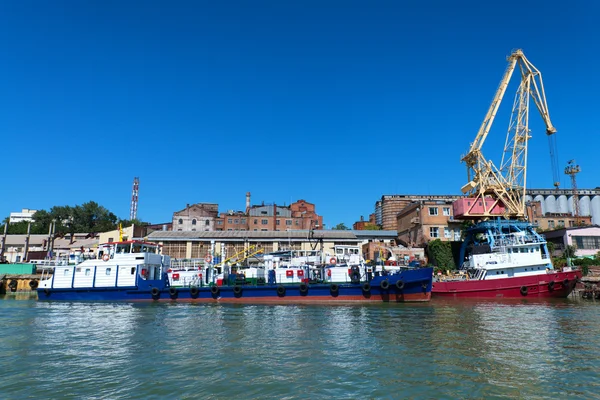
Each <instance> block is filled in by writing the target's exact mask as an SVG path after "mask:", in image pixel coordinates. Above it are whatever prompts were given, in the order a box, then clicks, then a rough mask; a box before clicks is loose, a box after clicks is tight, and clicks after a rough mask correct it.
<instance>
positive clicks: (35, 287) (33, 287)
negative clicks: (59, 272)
mask: <svg viewBox="0 0 600 400" xmlns="http://www.w3.org/2000/svg"><path fill="white" fill-rule="evenodd" d="M29 287H30V288H32V289H37V287H38V281H36V280H35V279H34V280H32V281H29Z"/></svg>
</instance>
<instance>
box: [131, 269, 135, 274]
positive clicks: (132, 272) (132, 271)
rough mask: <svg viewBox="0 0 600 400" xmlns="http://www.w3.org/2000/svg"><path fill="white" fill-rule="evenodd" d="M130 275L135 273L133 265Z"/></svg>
mask: <svg viewBox="0 0 600 400" xmlns="http://www.w3.org/2000/svg"><path fill="white" fill-rule="evenodd" d="M131 275H135V267H131Z"/></svg>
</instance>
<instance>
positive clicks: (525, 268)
mask: <svg viewBox="0 0 600 400" xmlns="http://www.w3.org/2000/svg"><path fill="white" fill-rule="evenodd" d="M460 258H461V260H464V262H463V264H462V265H461V272H462V274H458V275H455V276H452V277H448V276H438V277H437V278H436V279H435V280H434V282H433V287H432V290H431V291H432V293H433V295H434V296H450V297H480V298H495V297H501V298H524V297H567V296H568V295H569V294H570V293H571V291H572V290H573V288H574V287H575V284H576V283H577V280H578V279H580V278H581V271H577V270H571V268H565V269H563V270H562V271H556V270H554V269H553V267H552V262H551V261H550V260H551V258H550V254H549V253H548V247H547V246H546V241H545V240H544V238H543V237H542V236H540V235H539V234H538V233H537V232H536V231H535V230H534V229H533V226H532V225H531V224H530V223H528V222H524V221H510V220H497V221H485V222H480V223H478V224H476V225H474V226H473V227H471V228H470V229H468V231H467V237H466V239H465V241H464V242H463V245H462V248H461V255H460Z"/></svg>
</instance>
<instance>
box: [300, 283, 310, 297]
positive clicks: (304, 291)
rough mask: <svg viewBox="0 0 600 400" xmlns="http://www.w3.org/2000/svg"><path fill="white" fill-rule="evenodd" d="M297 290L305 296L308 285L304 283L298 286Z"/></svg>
mask: <svg viewBox="0 0 600 400" xmlns="http://www.w3.org/2000/svg"><path fill="white" fill-rule="evenodd" d="M299 290H300V294H302V295H306V293H308V285H307V284H306V283H304V282H302V283H301V284H300V288H299Z"/></svg>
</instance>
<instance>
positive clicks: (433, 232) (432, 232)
mask: <svg viewBox="0 0 600 400" xmlns="http://www.w3.org/2000/svg"><path fill="white" fill-rule="evenodd" d="M430 210H431V208H430ZM436 210H437V208H436ZM429 237H431V238H438V237H440V228H438V227H437V226H432V227H431V228H429Z"/></svg>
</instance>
